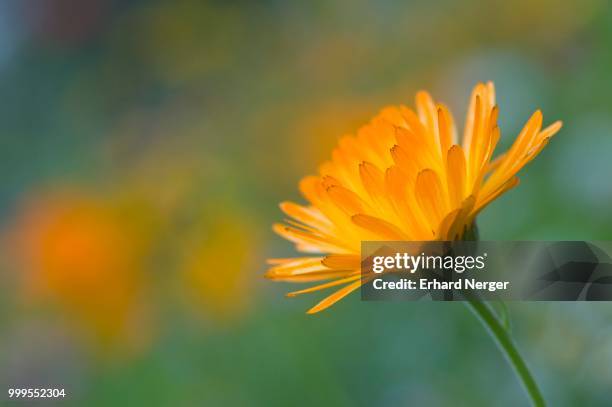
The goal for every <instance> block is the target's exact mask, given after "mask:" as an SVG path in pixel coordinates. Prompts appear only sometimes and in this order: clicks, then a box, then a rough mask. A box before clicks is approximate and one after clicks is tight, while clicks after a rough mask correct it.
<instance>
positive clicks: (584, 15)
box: [0, 0, 612, 406]
mask: <svg viewBox="0 0 612 407" xmlns="http://www.w3.org/2000/svg"><path fill="white" fill-rule="evenodd" d="M611 70H612V10H611V9H610V8H609V6H608V4H607V2H605V1H598V0H580V1H578V0H575V1H565V2H563V3H559V2H557V1H552V0H537V1H536V0H520V1H504V2H497V1H463V2H455V1H442V2H430V1H412V2H405V1H401V2H400V1H397V2H395V1H387V0H385V1H376V2H373V1H372V2H367V1H362V0H357V1H353V0H351V1H349V0H343V1H334V2H327V1H312V2H284V1H276V0H268V1H260V2H249V1H233V2H224V1H210V2H204V1H197V0H174V1H118V0H117V1H108V0H87V1H84V0H2V1H0V97H1V99H0V100H1V102H0V106H1V107H0V227H1V229H0V242H1V243H0V244H1V249H0V250H1V257H0V278H1V280H0V349H1V351H0V390H1V391H2V392H5V391H6V389H8V388H9V387H59V388H65V389H66V392H67V393H68V395H69V396H68V397H67V398H66V399H65V400H64V401H63V402H62V403H61V404H63V405H74V406H82V405H88V406H97V405H100V406H102V405H146V406H151V405H159V406H166V405H183V406H192V405H193V406H195V405H202V406H274V405H278V406H286V405H305V406H312V405H334V406H344V405H347V406H348V405H359V406H373V405H377V406H400V405H406V406H456V405H466V406H467V405H470V406H479V405H482V406H489V405H507V406H515V405H525V404H526V399H525V398H524V395H523V392H522V389H521V388H520V386H519V384H518V382H517V381H516V380H515V378H514V376H513V374H512V372H511V370H510V368H509V367H508V366H507V365H506V363H505V361H504V360H503V358H502V357H501V355H500V354H499V353H498V351H497V349H496V348H495V346H494V345H493V343H492V342H491V340H490V338H489V337H488V336H487V335H486V334H485V333H484V331H483V330H482V328H481V327H480V326H479V324H478V322H477V321H476V320H475V319H474V318H473V317H472V315H470V314H469V313H468V312H467V310H466V309H465V308H464V307H463V306H462V304H459V303H451V304H445V303H400V304H398V303H394V304H389V303H362V302H360V301H359V299H358V295H353V296H352V297H351V298H349V299H347V300H345V301H342V302H341V303H339V304H338V305H337V306H335V307H333V308H332V309H330V310H328V311H326V312H324V313H322V314H318V315H316V316H307V315H305V313H304V311H305V310H306V309H307V308H309V307H310V306H311V305H312V304H314V303H315V302H316V301H318V297H317V295H316V294H315V295H313V296H304V297H300V298H297V299H285V298H284V293H285V292H286V291H288V290H289V289H290V288H293V287H291V286H290V285H283V284H277V283H271V282H268V281H266V280H264V279H263V277H262V275H263V273H264V271H265V259H266V258H267V257H283V256H291V255H293V254H294V251H293V249H292V247H291V245H290V244H289V243H288V242H285V241H283V240H282V239H281V238H279V237H277V236H275V235H274V234H273V233H272V232H271V228H270V225H271V223H272V222H274V221H277V220H281V219H282V214H281V213H280V211H279V210H278V206H277V204H278V202H280V201H282V200H286V199H292V200H300V197H299V194H298V192H297V181H298V180H299V179H300V178H301V177H302V176H303V175H306V174H308V173H312V172H314V171H315V170H316V167H317V165H318V163H320V162H321V161H322V160H324V159H326V158H327V157H328V156H329V154H330V152H331V148H332V147H333V146H334V144H335V143H336V141H337V139H338V138H339V137H340V136H342V135H344V134H345V133H351V132H353V131H355V130H356V129H357V128H358V127H359V126H360V125H361V124H364V123H365V122H367V120H368V119H369V118H370V117H371V116H373V115H374V114H376V113H377V112H378V111H379V109H380V108H381V107H383V106H385V105H388V104H399V103H405V104H412V101H413V95H414V93H415V92H416V91H417V90H419V89H422V88H425V89H429V90H430V91H431V92H432V93H433V94H434V97H436V98H437V99H439V100H443V101H445V102H447V103H448V104H449V105H450V106H451V108H452V109H453V111H454V113H455V117H456V118H457V119H458V120H459V121H460V122H462V121H463V120H462V118H463V116H464V114H465V110H466V104H467V98H468V95H469V92H470V90H471V87H472V86H473V85H474V84H475V83H476V82H477V81H484V80H489V79H491V80H494V81H495V83H496V86H497V93H498V102H499V103H500V107H501V126H502V140H503V144H504V145H508V143H509V142H510V141H511V140H512V139H513V138H514V136H515V135H516V134H517V132H518V131H519V130H520V128H521V127H522V125H523V124H524V122H525V121H526V120H527V118H528V117H529V115H530V113H531V112H532V111H533V110H535V109H536V108H541V109H543V111H544V117H545V122H546V123H551V122H552V121H554V120H556V119H562V120H563V121H564V123H565V125H564V128H563V129H562V131H561V133H560V134H559V135H558V136H557V137H556V138H555V139H554V140H553V141H552V142H551V143H550V144H549V146H548V147H547V149H546V150H544V152H543V153H542V154H541V155H540V157H539V158H538V159H537V160H535V161H534V162H533V163H532V164H531V165H530V166H529V167H528V168H526V170H525V171H524V172H523V176H522V184H521V186H520V187H519V188H517V189H515V190H513V191H512V192H510V193H509V194H507V195H506V196H504V197H503V198H502V199H500V200H499V201H497V202H495V203H494V204H493V205H491V206H490V207H489V208H487V210H486V211H485V213H484V214H483V215H482V216H481V217H480V218H479V226H480V232H481V236H482V238H484V239H508V240H512V239H516V240H537V239H575V240H579V239H588V240H610V239H612V212H611V211H610V207H611V202H612V181H611V179H612V160H611V158H610V157H611V153H612V118H611V113H612V103H611V101H610V95H611V94H612V77H611V76H610V71H611ZM509 307H510V310H511V312H512V315H513V324H514V325H513V332H514V335H515V337H516V340H517V342H518V343H519V347H520V348H521V349H522V351H523V353H524V355H525V356H526V358H527V359H528V360H529V363H530V365H531V367H532V368H533V371H534V373H535V375H536V376H537V378H538V380H539V381H540V383H541V385H542V387H543V391H544V393H545V395H546V397H547V399H548V400H549V402H550V404H551V405H554V406H575V405H585V406H609V405H610V402H611V401H610V400H611V399H610V388H612V304H607V303H602V304H595V303H573V304H561V303H538V304H535V303H534V304H527V303H512V304H510V305H509ZM5 398H6V393H4V395H3V396H2V399H3V400H5ZM3 403H4V401H3ZM41 405H42V403H41Z"/></svg>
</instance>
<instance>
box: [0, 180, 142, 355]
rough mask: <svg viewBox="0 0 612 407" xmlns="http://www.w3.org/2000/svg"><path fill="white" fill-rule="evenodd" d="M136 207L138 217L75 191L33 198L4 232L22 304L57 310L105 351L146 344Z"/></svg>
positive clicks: (114, 205)
mask: <svg viewBox="0 0 612 407" xmlns="http://www.w3.org/2000/svg"><path fill="white" fill-rule="evenodd" d="M134 210H140V212H139V214H140V213H142V208H140V207H137V208H133V209H132V208H125V207H122V206H121V205H117V204H115V203H114V202H107V201H105V200H102V199H97V198H94V197H91V196H88V195H83V194H78V193H65V192H58V193H54V194H49V195H42V196H39V195H35V196H34V199H31V200H27V201H26V203H25V205H24V206H23V208H22V210H20V212H19V214H18V216H17V218H16V219H15V224H14V225H13V227H12V228H11V229H10V230H9V231H8V234H7V237H8V241H7V244H8V247H7V249H8V253H7V254H8V255H9V256H10V257H11V259H12V261H13V262H14V266H15V268H16V270H19V272H20V274H19V275H20V277H21V278H22V282H23V288H24V292H23V296H24V299H26V300H28V302H29V301H30V299H31V300H34V301H33V302H42V303H47V302H48V303H49V304H54V305H56V307H57V309H58V310H59V311H60V315H62V316H66V317H68V319H70V321H71V322H73V323H74V325H75V326H77V327H80V328H82V331H83V333H85V334H86V335H88V336H90V337H91V338H92V339H95V340H96V341H97V344H99V345H100V347H101V348H102V349H103V348H110V347H111V345H125V344H126V343H127V342H129V344H130V345H131V344H136V343H135V342H138V344H139V343H140V341H142V340H143V339H145V337H144V336H142V334H141V333H140V331H141V330H142V328H143V326H142V325H141V324H142V322H143V321H142V317H143V316H144V315H143V311H144V306H143V301H142V298H141V297H142V292H143V286H144V284H143V282H144V280H143V277H144V276H143V275H142V269H143V261H144V259H145V255H146V250H147V246H148V240H149V238H148V237H147V234H148V232H149V229H148V228H145V227H143V226H141V225H140V223H142V222H141V221H140V219H139V216H140V215H139V214H135V213H134ZM133 342H134V343H133Z"/></svg>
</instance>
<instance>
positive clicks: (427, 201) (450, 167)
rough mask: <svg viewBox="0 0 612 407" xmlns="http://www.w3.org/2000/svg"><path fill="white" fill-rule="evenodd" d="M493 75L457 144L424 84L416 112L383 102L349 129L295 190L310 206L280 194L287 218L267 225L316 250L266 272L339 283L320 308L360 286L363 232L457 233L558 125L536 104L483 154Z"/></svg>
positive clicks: (406, 235) (492, 130) (491, 115)
mask: <svg viewBox="0 0 612 407" xmlns="http://www.w3.org/2000/svg"><path fill="white" fill-rule="evenodd" d="M497 115H498V108H497V105H496V104H495V90H494V87H493V84H492V83H490V82H489V83H487V84H478V85H476V87H475V88H474V90H473V92H472V96H471V100H470V106H469V110H468V114H467V119H466V124H465V130H464V132H463V138H462V141H461V144H459V141H458V136H457V130H456V128H455V122H454V120H453V117H452V116H451V113H450V111H449V110H448V108H447V107H446V106H445V105H443V104H440V103H435V102H434V101H433V99H432V98H431V96H430V95H429V94H428V93H427V92H419V93H417V95H416V112H415V111H413V110H411V109H410V108H408V107H405V106H399V107H387V108H385V109H383V111H382V112H381V113H380V114H379V115H378V116H377V117H375V118H374V119H373V120H372V121H371V122H370V124H368V125H366V126H364V127H362V128H361V129H360V130H359V131H358V132H357V136H356V137H354V136H346V137H344V138H342V139H341V140H340V141H339V145H338V147H336V149H335V150H334V151H333V153H332V159H331V161H328V162H326V163H324V164H323V165H322V166H321V167H320V169H319V176H308V177H305V178H304V179H302V181H301V182H300V190H301V192H302V194H303V195H304V197H305V198H306V199H307V200H308V202H309V204H308V205H306V206H303V205H298V204H295V203H292V202H283V203H281V205H280V207H281V209H282V210H283V212H285V213H286V214H287V215H288V216H290V217H291V218H292V219H291V220H287V224H276V225H274V230H275V231H276V232H277V233H278V234H280V235H281V236H283V237H284V238H285V239H287V240H290V241H292V242H294V243H295V247H296V249H297V250H298V251H301V252H305V253H318V254H320V255H318V256H308V257H298V258H290V259H271V260H269V262H270V264H271V265H273V267H272V268H270V269H269V270H268V272H267V273H266V276H267V277H268V278H270V279H272V280H279V281H289V282H314V281H321V282H322V281H327V282H325V283H322V284H319V285H315V286H313V287H310V288H307V289H305V290H300V291H295V292H293V293H290V294H289V296H293V295H297V294H302V293H307V292H313V291H318V290H321V289H325V288H329V287H335V286H343V287H342V288H341V289H340V290H338V291H336V292H334V293H333V294H332V295H330V296H328V297H327V298H325V299H324V300H322V301H321V302H319V303H318V304H317V305H316V306H314V307H313V308H311V309H310V310H309V311H308V313H315V312H318V311H321V310H323V309H325V308H327V307H329V306H331V305H332V304H334V303H335V302H337V301H339V300H340V299H342V298H343V297H345V296H346V295H348V294H349V293H351V292H352V291H354V290H356V289H357V288H359V286H360V285H361V279H360V264H359V263H360V246H361V242H362V241H366V240H416V241H421V240H456V239H460V238H461V237H462V236H463V235H464V233H465V232H466V230H468V229H469V228H471V226H472V224H473V222H474V219H475V217H476V215H477V214H478V213H479V212H480V211H481V210H482V209H483V208H484V207H485V206H487V205H488V204H489V203H490V202H492V201H493V200H494V199H496V198H497V197H499V196H500V195H501V194H503V193H504V192H506V191H508V190H509V189H510V188H512V187H514V186H516V185H518V182H519V180H518V178H517V176H516V174H517V173H518V172H519V170H520V169H521V168H522V167H523V166H525V165H526V164H527V163H528V162H529V161H531V160H532V159H533V158H534V157H535V156H536V155H538V153H539V152H540V151H541V150H542V149H543V148H544V146H546V144H547V143H548V140H549V139H550V138H551V137H552V136H553V135H554V134H555V133H556V132H557V131H558V130H559V129H560V128H561V122H555V123H553V124H552V125H550V126H548V127H546V128H545V129H543V130H542V113H541V112H540V111H539V110H538V111H536V112H535V113H534V114H533V115H532V116H531V118H530V119H529V120H528V121H527V124H526V125H525V127H524V128H523V130H522V131H521V132H520V134H519V135H518V137H517V139H516V141H515V142H514V145H513V146H512V147H511V148H510V150H509V151H507V152H506V153H504V154H502V155H500V156H498V157H497V158H496V159H494V160H492V156H493V151H494V149H495V146H496V145H497V142H498V141H499V138H500V130H499V127H498V125H497Z"/></svg>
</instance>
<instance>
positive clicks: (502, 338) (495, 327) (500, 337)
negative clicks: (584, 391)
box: [466, 298, 546, 407]
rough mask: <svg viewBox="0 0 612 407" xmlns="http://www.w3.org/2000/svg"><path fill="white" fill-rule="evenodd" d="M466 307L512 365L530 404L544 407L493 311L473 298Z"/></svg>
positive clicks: (541, 398)
mask: <svg viewBox="0 0 612 407" xmlns="http://www.w3.org/2000/svg"><path fill="white" fill-rule="evenodd" d="M466 305H467V306H468V307H469V308H470V309H471V310H472V312H473V313H474V314H475V315H476V317H477V318H478V319H479V320H480V321H481V322H482V324H483V325H484V327H485V329H486V330H487V331H488V332H489V334H490V335H491V336H492V337H493V339H494V340H495V343H497V346H498V347H499V349H500V350H501V351H502V353H503V354H504V356H505V357H506V359H507V360H508V362H509V363H510V365H512V368H513V369H514V372H515V373H516V375H517V376H518V378H519V379H520V380H521V383H522V385H523V387H524V388H525V390H526V391H527V394H528V395H529V398H530V400H531V404H532V405H533V406H536V407H544V406H545V405H546V403H545V402H544V398H543V397H542V393H540V389H538V385H537V383H536V382H535V380H534V379H533V376H532V375H531V373H530V372H529V368H527V365H526V364H525V361H524V360H523V358H522V357H521V355H520V354H519V352H518V350H517V349H516V346H515V345H514V342H513V341H512V338H511V337H510V335H509V334H508V331H507V330H506V329H504V327H503V326H502V324H501V322H500V321H499V319H498V318H497V316H496V315H495V314H494V313H493V310H492V309H491V308H490V307H489V306H488V305H487V304H486V303H484V302H483V301H481V300H479V299H474V298H467V299H466Z"/></svg>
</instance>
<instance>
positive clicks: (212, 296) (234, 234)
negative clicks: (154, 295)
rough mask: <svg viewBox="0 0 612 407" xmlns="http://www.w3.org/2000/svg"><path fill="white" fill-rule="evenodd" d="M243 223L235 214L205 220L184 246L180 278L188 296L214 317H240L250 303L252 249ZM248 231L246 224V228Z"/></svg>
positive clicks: (226, 318) (196, 308)
mask: <svg viewBox="0 0 612 407" xmlns="http://www.w3.org/2000/svg"><path fill="white" fill-rule="evenodd" d="M247 223H248V222H245V221H244V220H242V219H239V218H237V217H236V216H235V214H234V215H220V216H218V215H216V216H215V218H214V219H211V218H210V217H208V218H207V219H204V220H203V221H202V222H201V223H200V225H198V227H196V228H195V230H194V232H193V233H191V235H192V236H191V237H190V238H189V241H188V242H187V244H186V245H185V248H186V254H185V256H184V259H183V265H182V270H183V281H184V283H185V287H186V288H187V290H186V291H187V294H188V297H187V299H188V300H189V301H190V303H191V304H192V305H193V307H194V309H195V310H196V311H198V313H200V314H202V315H204V314H205V315H207V316H210V317H212V318H213V319H216V320H228V319H232V318H235V317H237V316H239V315H240V314H241V313H242V312H243V311H245V309H246V307H247V305H248V304H249V302H250V296H251V295H252V293H251V291H252V290H251V288H252V283H253V279H252V278H250V277H249V275H250V273H249V271H250V269H249V267H248V266H249V265H250V264H252V262H253V258H254V253H255V248H254V246H253V243H252V240H251V239H250V238H248V236H252V235H251V234H248V231H245V224H247ZM247 230H248V227H247Z"/></svg>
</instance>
